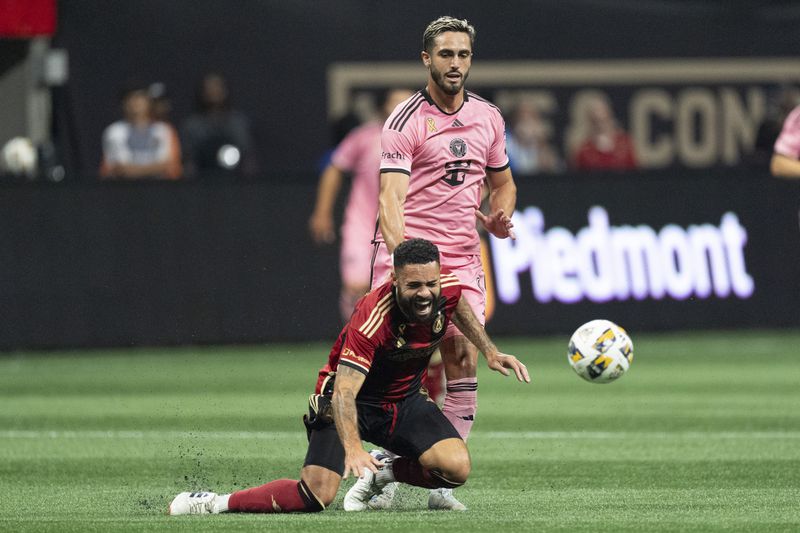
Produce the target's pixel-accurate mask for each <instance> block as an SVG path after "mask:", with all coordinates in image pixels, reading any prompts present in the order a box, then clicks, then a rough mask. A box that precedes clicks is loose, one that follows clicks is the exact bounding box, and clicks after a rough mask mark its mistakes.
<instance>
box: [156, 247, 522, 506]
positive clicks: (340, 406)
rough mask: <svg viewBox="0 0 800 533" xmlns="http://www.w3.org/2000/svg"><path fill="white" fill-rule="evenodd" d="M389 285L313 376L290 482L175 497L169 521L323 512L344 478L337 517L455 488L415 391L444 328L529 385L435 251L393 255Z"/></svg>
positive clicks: (361, 310) (428, 408) (452, 435)
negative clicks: (375, 499)
mask: <svg viewBox="0 0 800 533" xmlns="http://www.w3.org/2000/svg"><path fill="white" fill-rule="evenodd" d="M394 265H395V266H394V271H393V274H392V280H391V281H387V282H386V283H384V284H382V285H380V286H379V287H377V288H376V289H375V290H373V291H372V292H370V293H369V294H367V295H366V296H364V297H363V298H362V299H361V300H360V301H359V302H358V304H357V305H356V309H355V311H354V312H353V316H352V318H351V320H350V322H349V323H348V324H347V325H346V326H345V327H344V329H343V330H342V332H341V334H340V335H339V338H338V339H337V340H336V343H335V344H334V346H333V349H332V350H331V352H330V355H329V356H328V362H327V364H326V365H325V366H324V367H323V368H322V369H321V370H320V372H319V378H318V380H317V386H316V389H315V394H312V395H311V398H310V401H309V414H308V415H307V416H306V417H304V421H305V424H306V428H307V431H308V451H307V453H306V459H305V463H304V465H303V468H302V470H301V471H300V479H299V480H291V479H279V480H276V481H272V482H270V483H267V484H266V485H261V486H259V487H253V488H250V489H245V490H240V491H237V492H234V493H232V494H225V495H218V494H215V493H213V492H183V493H181V494H178V495H177V496H176V497H175V499H174V500H173V501H172V503H170V506H169V514H172V515H181V514H209V513H220V512H251V513H291V512H317V511H322V510H323V509H324V508H325V507H326V506H327V505H330V503H331V502H332V501H333V500H334V498H335V497H336V491H337V490H338V489H339V485H340V483H341V481H342V479H346V478H347V477H348V475H349V474H351V473H352V474H354V475H360V476H361V477H362V479H363V480H365V481H367V483H366V485H367V489H366V491H365V492H363V493H361V494H358V495H356V496H358V497H353V498H351V500H350V501H348V500H347V499H346V500H345V502H344V507H345V509H346V510H353V511H358V510H362V509H364V508H366V505H367V500H368V499H369V497H370V496H371V495H372V494H374V493H377V492H378V491H379V490H380V488H382V487H383V486H385V485H386V484H388V483H391V482H395V481H397V482H402V483H408V484H411V485H416V486H420V487H428V488H435V487H451V488H452V487H457V486H460V485H462V484H463V483H464V482H465V481H466V480H467V477H468V476H469V473H470V468H471V464H470V458H469V453H468V451H467V447H466V444H465V442H464V441H463V440H462V439H461V438H460V437H459V434H458V432H457V431H456V430H455V428H454V427H453V426H452V424H450V422H449V421H448V420H447V418H445V416H444V415H443V414H442V412H441V411H440V410H439V408H438V407H437V406H436V405H435V404H434V403H433V402H431V401H429V400H428V398H427V396H425V395H424V394H422V393H421V391H420V384H421V379H422V376H423V374H424V372H425V369H426V368H427V365H428V360H429V359H430V356H431V354H432V353H433V351H434V350H435V349H436V348H437V346H439V344H440V343H441V342H442V339H443V337H444V333H445V331H446V329H447V326H448V324H449V323H450V321H451V320H452V321H454V322H455V323H456V325H457V326H458V327H459V328H460V329H461V331H463V332H464V334H465V335H467V337H468V338H469V339H470V340H471V341H472V342H473V343H475V345H477V346H478V347H479V348H480V349H481V351H482V352H483V354H484V356H485V357H486V362H487V364H488V366H489V368H491V369H492V370H495V371H497V372H500V373H501V374H504V375H509V374H510V372H509V370H511V371H513V372H514V374H515V375H516V377H517V379H518V380H519V381H522V382H530V377H529V376H528V371H527V369H526V368H525V365H523V364H522V363H520V362H519V360H517V358H516V357H514V356H513V355H505V354H502V353H500V352H499V351H498V350H497V348H496V347H495V345H494V344H493V343H492V341H491V340H490V339H489V337H488V336H487V335H486V332H485V331H484V329H483V327H482V326H481V324H480V322H479V321H478V320H477V318H476V317H475V315H474V314H473V313H472V310H471V308H470V306H469V304H468V303H467V302H466V300H465V299H464V298H463V297H462V295H461V284H460V282H459V280H458V278H456V277H455V276H453V275H452V274H449V273H447V272H446V271H441V270H440V262H439V251H438V249H437V248H436V246H435V245H433V244H432V243H430V242H429V241H426V240H424V239H412V240H409V241H407V242H404V243H402V244H401V245H399V246H398V247H397V249H396V250H395V253H394ZM362 439H364V440H368V441H370V442H373V443H375V444H378V445H380V446H385V447H387V448H388V449H391V450H395V451H397V452H398V453H400V454H402V457H399V458H397V459H395V460H394V461H386V460H385V459H381V458H379V457H375V456H373V455H371V454H370V453H368V452H367V451H365V450H364V448H363V446H362V443H361V441H362Z"/></svg>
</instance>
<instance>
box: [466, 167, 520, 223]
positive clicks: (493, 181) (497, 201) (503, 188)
mask: <svg viewBox="0 0 800 533" xmlns="http://www.w3.org/2000/svg"><path fill="white" fill-rule="evenodd" d="M486 181H487V182H488V184H489V187H490V189H491V192H490V193H489V214H488V215H484V214H483V213H481V212H480V211H476V212H475V216H477V217H478V220H480V221H481V223H482V224H483V227H484V228H486V231H488V232H489V233H491V234H492V235H494V236H495V237H498V238H500V239H505V238H506V237H511V238H512V239H515V238H516V235H514V231H513V230H512V229H511V228H513V227H514V224H512V223H511V215H512V214H513V213H514V208H515V207H516V204H517V186H516V184H515V183H514V178H513V176H512V175H511V169H509V168H506V169H503V170H501V171H488V172H487V173H486Z"/></svg>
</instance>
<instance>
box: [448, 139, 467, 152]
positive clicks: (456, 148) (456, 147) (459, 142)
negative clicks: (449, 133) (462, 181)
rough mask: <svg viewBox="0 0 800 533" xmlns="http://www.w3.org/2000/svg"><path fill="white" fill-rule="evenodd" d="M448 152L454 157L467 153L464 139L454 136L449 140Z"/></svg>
mask: <svg viewBox="0 0 800 533" xmlns="http://www.w3.org/2000/svg"><path fill="white" fill-rule="evenodd" d="M450 152H451V153H452V154H453V155H454V156H456V157H464V156H465V155H467V143H465V142H464V139H460V138H458V137H456V138H455V139H453V140H452V141H450Z"/></svg>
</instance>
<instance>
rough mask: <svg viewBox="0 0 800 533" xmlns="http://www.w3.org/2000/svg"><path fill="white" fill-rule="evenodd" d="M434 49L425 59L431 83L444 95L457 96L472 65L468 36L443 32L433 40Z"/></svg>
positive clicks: (460, 33)
mask: <svg viewBox="0 0 800 533" xmlns="http://www.w3.org/2000/svg"><path fill="white" fill-rule="evenodd" d="M434 43H435V45H434V47H433V50H431V53H430V54H429V55H428V54H426V57H427V58H428V59H429V60H430V64H429V65H428V70H429V71H430V73H431V79H432V80H433V82H434V83H435V84H436V85H437V86H438V87H439V88H440V89H441V90H442V91H443V92H444V93H445V94H449V95H451V96H455V95H457V94H458V93H459V92H461V90H462V89H463V88H464V82H466V81H467V77H469V69H470V66H471V65H472V45H471V44H470V41H469V35H467V34H466V33H462V32H445V33H443V34H441V35H439V36H438V37H436V39H435V40H434Z"/></svg>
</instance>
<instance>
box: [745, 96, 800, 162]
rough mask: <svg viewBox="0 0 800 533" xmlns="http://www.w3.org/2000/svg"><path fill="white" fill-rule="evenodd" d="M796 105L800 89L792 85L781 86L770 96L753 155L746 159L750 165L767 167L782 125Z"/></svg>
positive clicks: (798, 101) (799, 101)
mask: <svg viewBox="0 0 800 533" xmlns="http://www.w3.org/2000/svg"><path fill="white" fill-rule="evenodd" d="M797 105H800V89H798V88H797V87H795V86H793V85H783V86H781V87H779V88H778V89H777V91H775V92H774V93H773V94H772V97H771V98H770V100H769V103H768V106H767V113H766V116H765V117H764V121H763V122H762V123H761V125H760V126H759V128H758V133H757V134H756V141H755V145H754V146H753V153H752V154H751V157H750V158H748V162H749V163H750V164H752V165H754V166H758V167H761V168H763V167H765V166H767V165H769V161H770V159H771V158H772V151H773V148H774V147H775V141H776V140H777V138H778V135H779V134H780V133H781V129H782V128H783V123H784V121H785V120H786V117H787V116H789V113H790V112H791V111H792V109H794V108H795V107H796V106H797Z"/></svg>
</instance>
